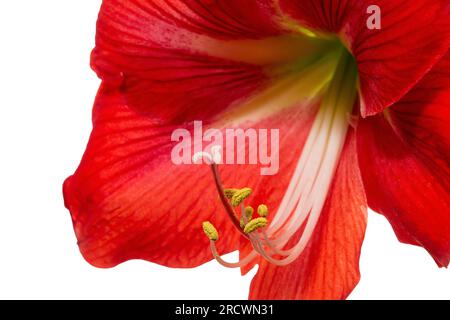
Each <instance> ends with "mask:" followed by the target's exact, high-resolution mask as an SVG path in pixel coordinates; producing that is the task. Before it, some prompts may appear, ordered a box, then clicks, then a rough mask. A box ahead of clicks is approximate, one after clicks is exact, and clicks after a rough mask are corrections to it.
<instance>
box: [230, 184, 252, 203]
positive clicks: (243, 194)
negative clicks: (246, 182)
mask: <svg viewBox="0 0 450 320" xmlns="http://www.w3.org/2000/svg"><path fill="white" fill-rule="evenodd" d="M251 193H252V189H250V188H243V189H240V190H238V191H236V193H235V194H234V195H233V197H232V198H231V205H232V206H233V207H237V206H238V205H240V204H241V203H242V201H244V200H245V199H247V198H248V197H249V196H250V194H251Z"/></svg>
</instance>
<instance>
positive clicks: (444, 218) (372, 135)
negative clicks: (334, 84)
mask: <svg viewBox="0 0 450 320" xmlns="http://www.w3.org/2000/svg"><path fill="white" fill-rule="evenodd" d="M449 101H450V54H447V55H446V57H445V59H443V60H442V61H441V62H440V63H439V64H438V65H436V67H435V68H434V69H433V70H432V71H431V72H430V73H429V74H428V75H427V76H426V77H425V78H424V79H423V80H422V81H421V82H420V83H419V84H418V85H417V86H416V87H415V88H414V89H413V90H412V91H411V92H410V93H409V94H408V95H407V96H405V97H404V98H403V99H402V100H401V101H400V102H399V103H397V104H396V105H394V106H393V107H392V108H391V109H389V113H388V114H386V115H385V116H383V115H379V116H376V117H374V118H367V119H366V120H364V121H362V122H361V123H360V126H359V128H358V154H359V161H360V165H361V171H362V176H363V180H364V185H365V188H366V192H367V197H368V202H369V205H370V206H371V208H373V209H374V210H375V211H378V212H380V213H382V214H384V215H385V216H386V217H387V218H388V219H389V221H390V222H391V224H392V226H393V227H394V230H395V232H396V234H397V236H398V238H399V239H400V241H402V242H406V243H410V244H415V245H419V246H422V247H424V248H425V249H427V250H428V251H429V252H430V254H431V255H432V256H433V257H434V259H435V260H436V262H437V263H438V265H439V266H447V265H448V264H449V260H450V195H449V190H450V167H449V163H450V129H449V128H450V102H449Z"/></svg>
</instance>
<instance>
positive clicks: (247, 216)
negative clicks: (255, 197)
mask: <svg viewBox="0 0 450 320" xmlns="http://www.w3.org/2000/svg"><path fill="white" fill-rule="evenodd" d="M254 212H255V210H254V209H253V208H252V207H251V206H248V207H246V208H245V210H244V216H242V218H241V228H242V229H244V228H245V225H246V224H247V223H248V222H249V221H250V220H252V219H253V213H254Z"/></svg>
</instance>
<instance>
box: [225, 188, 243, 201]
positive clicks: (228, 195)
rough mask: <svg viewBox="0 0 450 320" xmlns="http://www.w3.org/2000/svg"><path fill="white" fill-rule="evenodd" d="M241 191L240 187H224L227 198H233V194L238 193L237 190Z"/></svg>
mask: <svg viewBox="0 0 450 320" xmlns="http://www.w3.org/2000/svg"><path fill="white" fill-rule="evenodd" d="M238 191H239V189H224V190H223V194H224V195H225V197H226V198H227V199H230V200H231V198H233V196H234V195H235V194H236V192H238Z"/></svg>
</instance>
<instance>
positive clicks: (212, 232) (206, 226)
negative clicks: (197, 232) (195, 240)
mask: <svg viewBox="0 0 450 320" xmlns="http://www.w3.org/2000/svg"><path fill="white" fill-rule="evenodd" d="M202 226H203V231H204V232H205V234H206V236H207V237H208V239H209V240H211V241H217V240H218V239H219V233H218V232H217V229H216V228H215V227H214V226H213V224H212V223H211V222H209V221H205V222H203V224H202Z"/></svg>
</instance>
